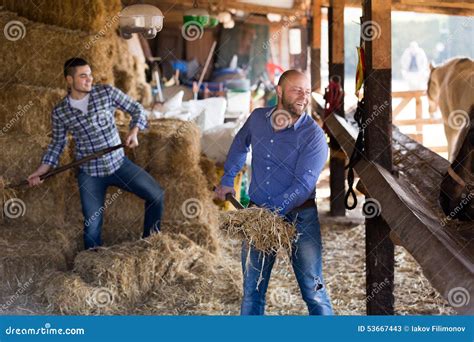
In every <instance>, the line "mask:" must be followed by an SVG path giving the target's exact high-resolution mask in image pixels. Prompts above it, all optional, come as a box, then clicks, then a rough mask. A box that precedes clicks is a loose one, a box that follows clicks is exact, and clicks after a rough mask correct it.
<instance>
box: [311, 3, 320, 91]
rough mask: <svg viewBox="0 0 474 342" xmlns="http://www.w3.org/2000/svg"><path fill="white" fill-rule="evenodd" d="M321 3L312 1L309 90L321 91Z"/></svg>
mask: <svg viewBox="0 0 474 342" xmlns="http://www.w3.org/2000/svg"><path fill="white" fill-rule="evenodd" d="M321 2H322V0H313V1H312V5H311V11H312V14H313V20H312V22H311V29H312V35H311V90H312V91H314V92H318V91H319V92H320V91H321Z"/></svg>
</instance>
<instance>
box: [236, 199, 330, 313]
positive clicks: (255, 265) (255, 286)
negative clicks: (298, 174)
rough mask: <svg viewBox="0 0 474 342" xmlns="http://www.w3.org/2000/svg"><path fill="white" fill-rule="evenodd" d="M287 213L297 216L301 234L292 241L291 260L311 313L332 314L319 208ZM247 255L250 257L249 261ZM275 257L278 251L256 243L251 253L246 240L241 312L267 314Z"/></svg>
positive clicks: (243, 248)
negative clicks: (326, 284) (259, 248)
mask: <svg viewBox="0 0 474 342" xmlns="http://www.w3.org/2000/svg"><path fill="white" fill-rule="evenodd" d="M286 217H287V218H288V220H290V221H291V222H293V221H295V220H296V229H297V233H298V238H297V240H296V242H295V243H294V244H293V250H292V255H291V261H292V266H293V271H294V272H295V276H296V280H297V281H298V285H299V287H300V291H301V295H302V297H303V300H304V301H305V302H306V305H307V307H308V311H309V314H310V315H332V314H333V311H332V306H331V301H330V299H329V295H328V294H327V292H326V286H325V284H324V281H323V274H322V255H321V252H322V245H321V229H320V225H319V219H318V211H317V209H316V208H315V207H314V208H305V209H301V210H298V211H297V212H296V211H293V212H290V213H289V214H288V215H287V216H286ZM263 256H265V258H263ZM247 257H249V260H248V265H247ZM275 259H276V253H267V254H264V253H263V252H261V251H258V250H257V249H255V248H254V247H251V249H250V255H248V244H247V243H245V242H244V243H243V246H242V270H243V274H244V296H243V299H242V304H241V314H242V315H263V314H264V312H265V295H266V292H267V288H268V282H269V280H270V274H271V271H272V268H273V264H274V263H275ZM247 266H248V267H247ZM262 267H263V268H262Z"/></svg>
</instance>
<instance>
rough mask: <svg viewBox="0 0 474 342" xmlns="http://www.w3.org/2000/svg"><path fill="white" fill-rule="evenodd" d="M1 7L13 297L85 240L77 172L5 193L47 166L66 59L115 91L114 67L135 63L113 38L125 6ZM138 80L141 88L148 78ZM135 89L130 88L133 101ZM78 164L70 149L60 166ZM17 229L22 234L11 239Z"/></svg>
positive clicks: (0, 236)
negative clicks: (72, 213)
mask: <svg viewBox="0 0 474 342" xmlns="http://www.w3.org/2000/svg"><path fill="white" fill-rule="evenodd" d="M2 5H3V6H4V7H2V8H1V9H0V24H1V26H2V27H3V28H4V31H3V33H4V34H2V35H1V36H0V51H1V52H0V62H1V64H2V68H0V145H1V146H2V154H1V155H0V192H1V195H2V196H1V198H0V199H1V204H2V212H1V214H2V215H1V217H0V221H1V222H0V241H1V242H2V250H1V255H0V257H1V258H2V261H3V262H2V268H1V272H0V275H1V276H0V279H2V283H3V284H9V285H8V286H0V296H8V295H11V291H15V288H14V286H13V285H12V284H14V283H15V281H17V285H18V284H19V282H18V281H19V280H21V281H23V280H25V279H26V278H28V274H30V275H35V276H37V275H41V274H42V273H44V272H45V270H47V269H61V270H64V269H66V267H67V263H68V260H69V259H71V258H72V257H73V256H74V255H75V254H76V253H77V250H78V246H77V242H81V240H82V225H81V224H74V223H73V222H71V220H69V217H68V209H67V208H69V207H71V206H75V207H77V208H79V214H80V203H79V201H78V195H77V188H76V187H75V180H74V179H73V171H68V172H66V173H63V174H60V175H57V176H55V177H53V178H51V179H48V180H46V181H45V183H44V184H43V185H42V186H40V187H37V188H35V189H29V188H25V187H24V188H19V189H13V190H12V189H5V188H4V186H5V184H8V183H11V182H14V183H15V182H19V181H22V180H24V179H25V178H26V177H27V176H28V175H29V174H30V173H31V172H33V171H34V170H35V169H36V168H37V167H38V165H39V163H40V161H41V156H42V155H43V153H44V151H45V149H46V146H47V144H48V143H49V142H50V131H51V124H50V122H51V117H50V113H51V111H52V109H53V107H54V105H55V104H56V103H57V102H59V100H60V99H61V98H62V97H64V96H65V95H66V91H65V81H64V77H63V75H62V66H63V64H64V62H65V60H66V59H68V58H71V57H73V56H80V57H83V58H85V59H87V60H88V61H89V62H90V63H91V66H92V68H93V73H94V77H95V81H96V82H107V83H110V84H114V72H113V68H114V67H121V68H129V66H130V63H131V62H130V61H133V57H132V56H131V54H130V53H129V51H128V50H127V49H120V48H119V42H120V38H119V37H118V36H117V34H116V32H115V29H116V27H117V24H118V16H117V14H118V12H119V11H120V9H121V3H120V1H119V0H112V1H99V0H91V1H87V2H85V1H75V0H74V1H67V2H58V1H50V0H44V1H43V0H42V1H39V2H38V1H35V2H25V1H23V2H19V1H2ZM5 9H7V10H11V11H12V12H8V11H5ZM13 12H16V13H13ZM19 15H21V16H19ZM22 16H25V17H27V18H25V17H22ZM118 57H120V59H119V58H118ZM127 61H128V62H127ZM127 63H128V64H127ZM139 67H142V69H141V71H143V66H140V65H135V66H134V69H133V70H132V69H131V72H129V73H128V74H127V76H128V77H130V78H134V77H136V75H135V74H134V73H136V72H138V71H139ZM140 77H141V78H139V79H140V80H141V81H143V80H144V76H140ZM137 79H138V77H137ZM137 84H138V83H135V84H132V86H131V87H130V89H127V90H128V91H129V94H130V95H132V96H135V97H138V95H136V94H134V92H135V93H137V91H136V87H137ZM72 158H73V156H72V147H71V144H69V145H68V147H66V149H65V152H64V153H63V156H62V158H61V161H60V164H62V165H64V164H66V163H68V162H71V161H72ZM12 227H13V228H12ZM13 229H14V230H15V232H16V234H11V232H12V230H13ZM58 234H59V235H58ZM45 237H48V238H47V239H45ZM4 246H5V247H4ZM6 246H10V247H8V248H7V247H6ZM58 246H59V248H58ZM3 247H4V248H3ZM5 270H8V272H9V273H7V272H6V271H5ZM13 277H18V279H16V280H15V279H13ZM10 285H12V286H10ZM9 291H10V292H9Z"/></svg>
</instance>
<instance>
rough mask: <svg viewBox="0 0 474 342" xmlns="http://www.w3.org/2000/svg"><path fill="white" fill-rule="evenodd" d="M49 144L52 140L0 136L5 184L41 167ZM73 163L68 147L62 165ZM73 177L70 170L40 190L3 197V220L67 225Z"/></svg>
mask: <svg viewBox="0 0 474 342" xmlns="http://www.w3.org/2000/svg"><path fill="white" fill-rule="evenodd" d="M49 142H50V138H48V137H45V136H38V135H35V136H29V135H24V134H7V135H4V136H0V146H2V153H1V154H0V175H1V176H2V177H3V181H4V182H5V183H7V184H10V183H18V182H21V181H23V180H25V179H26V178H27V177H28V175H29V174H31V173H32V172H33V171H34V170H36V168H37V167H38V166H39V165H40V162H41V157H42V156H43V153H44V152H45V150H46V147H47V145H48V143H49ZM71 160H72V155H71V152H70V150H69V149H68V148H65V152H64V153H63V155H62V157H61V160H60V164H61V165H64V164H66V163H69V162H70V161H71ZM72 176H73V173H72V171H67V172H64V173H62V174H59V175H56V176H54V177H52V178H50V179H47V180H45V182H44V183H43V184H41V185H40V186H38V187H34V188H29V187H21V188H16V189H13V190H14V192H13V193H14V196H15V197H10V196H2V198H0V199H2V200H3V202H2V203H1V205H2V207H3V209H4V215H3V220H4V221H9V222H14V223H25V222H28V223H31V224H33V225H42V224H45V223H49V224H53V225H64V222H65V219H66V206H67V205H68V203H67V202H68V198H69V193H70V190H71V185H70V184H71V177H72ZM4 190H5V189H2V192H4ZM7 201H8V202H7Z"/></svg>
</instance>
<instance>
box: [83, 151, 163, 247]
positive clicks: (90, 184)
mask: <svg viewBox="0 0 474 342" xmlns="http://www.w3.org/2000/svg"><path fill="white" fill-rule="evenodd" d="M77 180H78V183H79V192H80V195H81V204H82V214H83V215H84V247H85V249H89V248H94V247H97V246H101V245H102V239H101V231H102V223H103V213H104V210H105V209H106V206H104V205H105V203H104V202H105V195H106V192H107V188H108V187H109V186H116V187H118V188H120V189H123V190H125V191H128V192H131V193H133V194H135V195H137V196H138V197H140V198H141V199H143V200H145V223H144V229H143V237H147V236H149V235H150V233H151V232H157V231H159V230H160V222H161V215H162V213H163V200H164V191H163V189H162V188H161V187H160V185H159V184H158V182H157V181H156V180H155V179H154V178H153V177H152V176H150V175H149V174H148V173H147V172H146V171H145V170H143V169H142V168H141V167H139V166H138V165H136V164H134V163H133V162H131V161H130V160H129V159H128V158H127V157H125V159H124V161H123V164H122V166H120V168H119V169H118V170H117V171H115V172H114V173H113V174H111V175H109V176H106V177H93V176H90V175H88V174H86V173H85V172H83V171H80V172H79V175H78V176H77Z"/></svg>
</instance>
